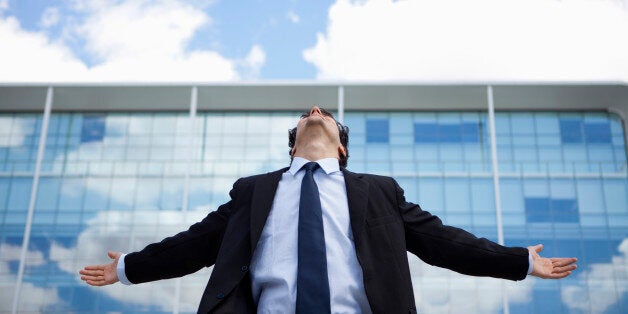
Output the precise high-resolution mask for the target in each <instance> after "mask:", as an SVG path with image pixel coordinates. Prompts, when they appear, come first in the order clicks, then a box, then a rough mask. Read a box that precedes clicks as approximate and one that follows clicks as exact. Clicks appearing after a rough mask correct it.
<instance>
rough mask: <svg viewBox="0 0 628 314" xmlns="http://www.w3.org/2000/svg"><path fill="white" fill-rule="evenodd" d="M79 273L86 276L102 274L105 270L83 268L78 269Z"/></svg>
mask: <svg viewBox="0 0 628 314" xmlns="http://www.w3.org/2000/svg"><path fill="white" fill-rule="evenodd" d="M79 274H81V275H87V276H104V275H105V271H104V270H102V269H100V270H87V269H83V270H81V271H79Z"/></svg>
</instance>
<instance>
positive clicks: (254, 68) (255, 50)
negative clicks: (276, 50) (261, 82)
mask: <svg viewBox="0 0 628 314" xmlns="http://www.w3.org/2000/svg"><path fill="white" fill-rule="evenodd" d="M264 63H266V53H265V52H264V49H263V48H262V47H261V46H259V45H254V46H253V47H252V48H251V50H250V51H249V53H248V54H247V55H246V57H245V58H244V60H243V61H242V70H241V72H242V73H243V77H244V78H246V79H256V78H258V77H259V73H260V70H261V69H262V66H264Z"/></svg>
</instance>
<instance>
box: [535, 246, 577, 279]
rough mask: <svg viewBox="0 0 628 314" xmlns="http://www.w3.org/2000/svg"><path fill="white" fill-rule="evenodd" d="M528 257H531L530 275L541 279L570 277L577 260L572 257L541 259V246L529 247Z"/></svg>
mask: <svg viewBox="0 0 628 314" xmlns="http://www.w3.org/2000/svg"><path fill="white" fill-rule="evenodd" d="M528 251H530V256H532V267H533V269H532V273H531V274H530V275H532V276H536V277H539V278H543V279H561V278H565V277H567V276H569V275H571V272H572V271H573V270H575V269H576V268H577V266H576V264H575V263H576V261H578V259H577V258H574V257H552V258H545V257H541V256H540V255H539V253H540V252H541V251H543V244H537V245H535V246H529V247H528Z"/></svg>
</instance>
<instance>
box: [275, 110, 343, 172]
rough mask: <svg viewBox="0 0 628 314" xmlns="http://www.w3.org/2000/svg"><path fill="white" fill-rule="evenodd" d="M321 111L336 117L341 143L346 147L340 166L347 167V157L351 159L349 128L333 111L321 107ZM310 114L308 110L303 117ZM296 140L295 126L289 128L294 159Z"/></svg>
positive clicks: (289, 141) (290, 153)
mask: <svg viewBox="0 0 628 314" xmlns="http://www.w3.org/2000/svg"><path fill="white" fill-rule="evenodd" d="M321 113H322V114H323V115H325V116H328V117H331V118H332V119H334V121H336V125H337V126H338V133H339V134H340V144H342V146H343V147H344V148H345V155H344V156H343V155H340V161H339V164H340V167H347V159H349V148H348V147H347V146H348V145H349V128H348V127H347V126H346V125H343V124H342V123H340V122H338V120H336V118H334V115H332V114H331V112H329V111H327V110H325V109H322V108H321ZM309 116H310V112H309V111H306V112H304V113H303V114H302V115H301V119H303V118H307V117H309ZM296 140H297V127H296V126H295V127H294V128H292V129H290V130H288V147H290V150H289V151H288V154H289V155H290V160H292V158H293V157H294V156H292V149H293V148H294V144H295V143H296Z"/></svg>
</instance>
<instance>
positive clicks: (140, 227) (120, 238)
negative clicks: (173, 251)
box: [50, 211, 211, 312]
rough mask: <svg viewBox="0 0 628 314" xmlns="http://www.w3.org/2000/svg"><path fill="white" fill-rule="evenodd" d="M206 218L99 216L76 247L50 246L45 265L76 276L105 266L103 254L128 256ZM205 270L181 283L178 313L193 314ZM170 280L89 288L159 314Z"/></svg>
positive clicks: (169, 297) (170, 297) (169, 294)
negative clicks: (48, 263)
mask: <svg viewBox="0 0 628 314" xmlns="http://www.w3.org/2000/svg"><path fill="white" fill-rule="evenodd" d="M206 215H207V212H205V211H188V212H187V213H183V212H180V211H134V212H124V211H107V212H99V213H98V214H97V215H96V217H94V218H93V219H92V220H90V221H89V222H88V226H87V229H85V230H84V231H83V232H81V234H80V235H79V236H78V238H77V244H76V246H75V247H72V248H65V247H63V246H61V245H59V244H57V243H53V244H52V245H51V248H50V259H51V260H52V261H54V262H56V263H57V264H58V266H59V268H60V269H62V270H64V271H66V272H68V273H72V274H77V280H79V276H78V271H79V270H80V269H82V268H83V267H84V266H85V265H93V264H103V263H108V262H109V261H110V260H109V259H108V257H107V251H122V252H131V251H135V250H139V249H142V248H143V247H144V246H146V245H147V244H149V243H152V242H156V241H160V240H161V239H163V238H165V237H167V236H171V235H174V234H176V233H178V232H180V231H183V230H186V229H187V228H188V227H189V226H190V225H191V224H193V223H195V222H197V221H200V220H201V219H202V218H204V217H205V216H206ZM210 272H211V270H210V269H204V270H201V271H199V272H197V273H196V274H194V275H190V276H186V277H185V278H183V279H182V284H181V293H180V303H181V305H182V307H181V308H180V310H181V311H183V312H188V311H195V310H196V309H197V306H198V302H199V301H200V299H201V295H202V293H203V289H204V288H205V285H206V284H207V280H208V279H209V274H210ZM175 283H176V282H175V280H165V281H157V282H151V283H146V284H142V285H138V286H125V285H122V284H120V283H118V284H115V285H111V286H106V287H98V288H96V287H91V289H94V290H95V291H98V292H102V293H106V294H107V295H109V296H111V297H112V298H114V299H116V300H119V301H122V302H125V303H135V304H142V305H151V306H159V307H161V308H162V309H163V310H164V311H168V310H171V309H172V305H173V302H174V295H175Z"/></svg>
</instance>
